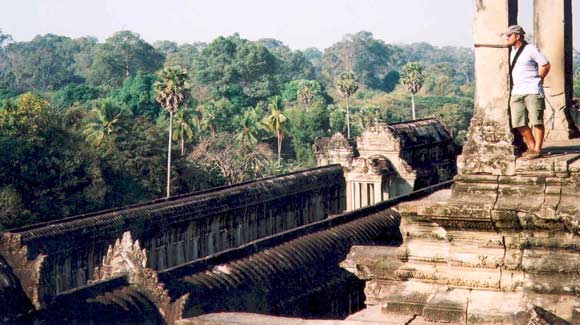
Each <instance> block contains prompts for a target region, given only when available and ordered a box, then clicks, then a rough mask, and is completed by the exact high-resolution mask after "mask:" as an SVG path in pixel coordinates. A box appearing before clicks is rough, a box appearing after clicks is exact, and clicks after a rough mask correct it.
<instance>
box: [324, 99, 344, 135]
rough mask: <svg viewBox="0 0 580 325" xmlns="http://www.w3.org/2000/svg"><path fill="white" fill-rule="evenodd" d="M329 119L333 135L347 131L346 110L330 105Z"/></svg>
mask: <svg viewBox="0 0 580 325" xmlns="http://www.w3.org/2000/svg"><path fill="white" fill-rule="evenodd" d="M327 110H328V119H329V124H330V129H331V132H332V134H334V133H336V132H340V133H342V132H344V131H345V130H346V110H345V109H344V108H342V107H340V106H338V105H329V106H328V108H327Z"/></svg>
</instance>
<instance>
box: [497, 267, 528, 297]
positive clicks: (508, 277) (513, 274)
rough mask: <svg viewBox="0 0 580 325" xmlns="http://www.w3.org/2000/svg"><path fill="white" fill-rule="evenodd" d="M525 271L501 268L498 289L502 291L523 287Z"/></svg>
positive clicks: (517, 289)
mask: <svg viewBox="0 0 580 325" xmlns="http://www.w3.org/2000/svg"><path fill="white" fill-rule="evenodd" d="M525 276H526V275H525V273H524V272H522V271H517V270H502V272H501V278H500V289H501V290H502V291H508V292H510V291H519V290H522V288H523V287H524V281H525V279H526V278H525Z"/></svg>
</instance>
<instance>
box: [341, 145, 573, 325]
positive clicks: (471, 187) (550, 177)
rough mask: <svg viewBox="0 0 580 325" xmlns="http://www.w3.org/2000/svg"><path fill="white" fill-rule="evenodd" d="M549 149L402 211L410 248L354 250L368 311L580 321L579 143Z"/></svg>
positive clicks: (435, 317) (352, 263)
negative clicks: (499, 173)
mask: <svg viewBox="0 0 580 325" xmlns="http://www.w3.org/2000/svg"><path fill="white" fill-rule="evenodd" d="M546 153H547V154H546V156H545V158H542V159H538V160H533V161H521V160H519V159H518V160H517V161H516V172H515V174H514V175H510V176H494V175H459V176H457V177H456V179H455V184H454V187H453V189H451V190H441V191H438V192H436V193H434V194H432V195H431V196H429V197H427V198H424V199H422V200H419V201H413V202H407V203H403V204H401V205H399V206H398V209H399V213H400V214H401V216H402V221H401V233H402V235H403V238H404V243H403V245H401V246H400V247H380V246H356V247H353V249H352V250H351V252H350V254H349V256H348V257H347V259H346V260H345V261H344V262H343V263H342V266H343V267H344V268H346V269H347V270H349V271H351V272H353V273H355V274H356V275H357V276H358V277H359V278H361V279H364V280H366V281H367V286H366V289H365V293H366V296H367V301H366V303H367V305H369V306H380V308H381V313H380V315H382V317H383V318H384V319H388V318H389V317H394V316H395V315H416V316H418V317H421V318H422V319H423V320H424V321H427V322H446V323H459V324H570V323H572V324H580V308H579V307H578V306H580V296H579V295H580V235H579V234H580V231H579V229H580V228H579V227H578V225H579V221H580V160H579V159H580V142H578V141H567V142H566V143H565V144H561V145H558V144H551V145H550V146H547V149H546ZM375 308H376V307H375ZM379 318H380V317H379ZM378 320H379V319H377V321H378ZM410 324H412V323H410Z"/></svg>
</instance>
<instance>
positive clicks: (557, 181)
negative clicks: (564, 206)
mask: <svg viewBox="0 0 580 325" xmlns="http://www.w3.org/2000/svg"><path fill="white" fill-rule="evenodd" d="M561 197H562V179H561V178H559V177H548V178H546V190H545V194H544V203H543V204H542V210H541V211H540V215H539V216H540V218H544V219H548V220H559V219H560V217H559V216H558V214H557V213H556V210H557V208H558V205H559V204H560V201H561Z"/></svg>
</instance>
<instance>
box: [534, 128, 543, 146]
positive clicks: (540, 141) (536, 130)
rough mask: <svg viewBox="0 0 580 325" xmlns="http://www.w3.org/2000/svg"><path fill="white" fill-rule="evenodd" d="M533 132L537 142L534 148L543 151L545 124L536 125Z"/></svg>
mask: <svg viewBox="0 0 580 325" xmlns="http://www.w3.org/2000/svg"><path fill="white" fill-rule="evenodd" d="M533 133H534V141H535V142H536V145H535V146H534V150H535V151H536V152H542V145H543V144H544V125H543V124H540V125H534V129H533Z"/></svg>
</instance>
